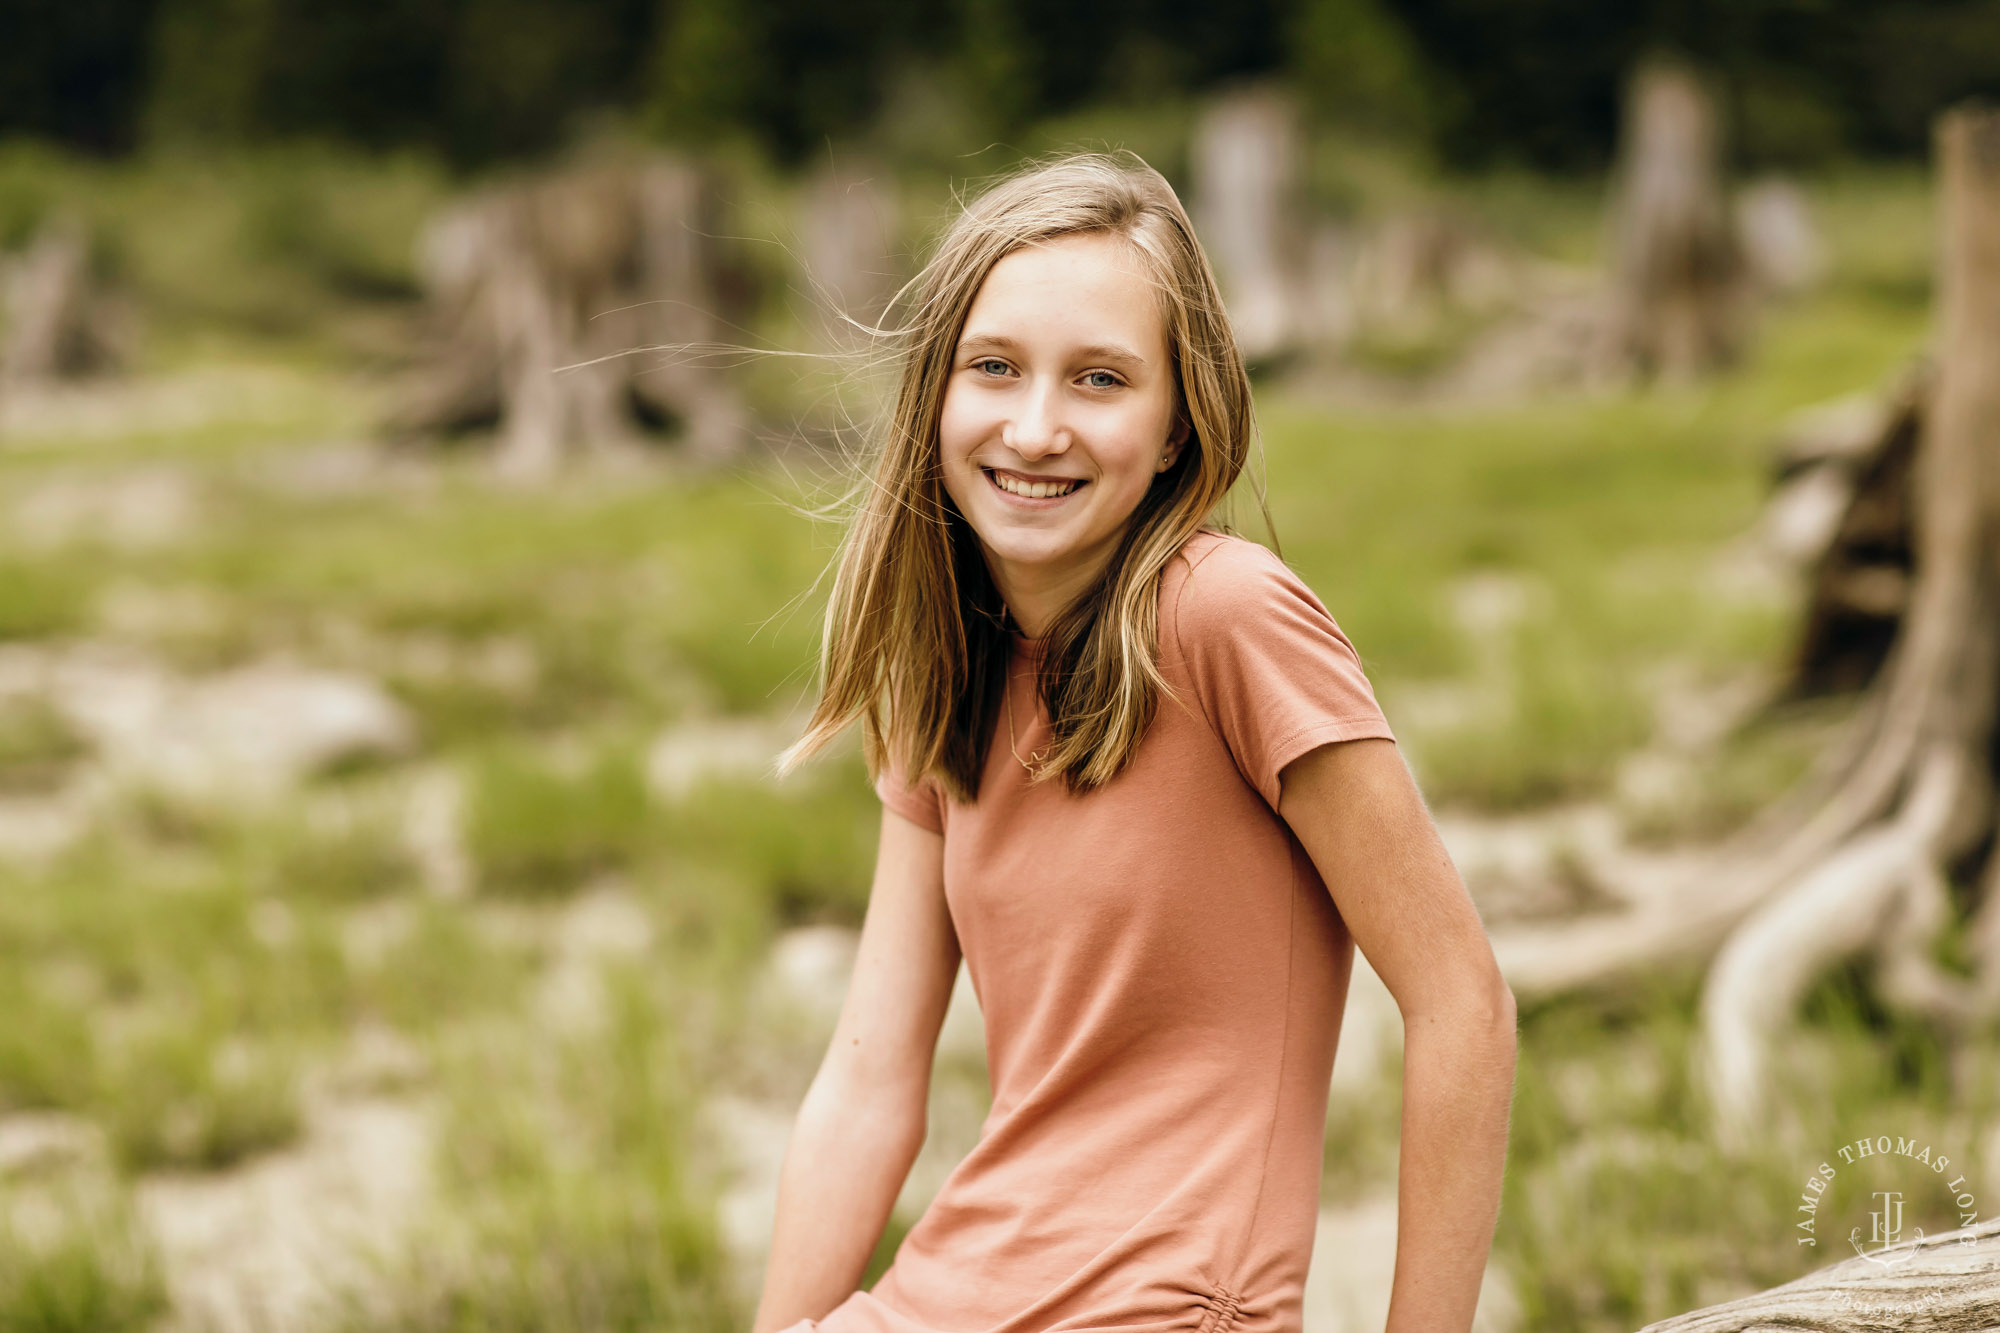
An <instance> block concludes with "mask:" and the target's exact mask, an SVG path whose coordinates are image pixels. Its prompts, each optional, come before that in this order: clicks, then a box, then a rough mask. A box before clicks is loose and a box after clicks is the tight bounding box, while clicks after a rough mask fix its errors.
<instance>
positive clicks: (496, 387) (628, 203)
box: [388, 158, 744, 476]
mask: <svg viewBox="0 0 2000 1333" xmlns="http://www.w3.org/2000/svg"><path fill="white" fill-rule="evenodd" d="M716 213H717V197H716V191H715V186H714V183H713V182H712V181H711V180H709V178H708V176H707V175H706V173H705V172H704V171H703V170H702V169H701V168H699V167H697V166H695V165H693V164H690V163H687V162H682V161H679V160H676V159H672V158H653V159H649V160H647V161H644V162H640V163H627V162H613V163H604V164H597V165H592V166H586V167H579V168H573V169H570V170H568V171H564V172H560V173H556V174H551V175H546V176H539V177H532V178H527V179H523V180H520V181H516V182H513V183H510V184H505V185H500V186H496V187H493V188H490V189H487V190H484V191H482V192H480V193H478V194H476V195H474V196H473V197H472V198H470V199H468V200H466V201H464V202H463V203H461V204H459V205H458V206H456V207H454V208H452V209H451V210H449V211H447V212H446V213H445V214H443V215H442V216H440V217H439V218H438V219H437V220H436V221H435V222H434V223H433V224H432V225H431V226H430V227H429V228H428V229H427V230H426V232H425V234H424V236H423V238H422V240H421V243H420V249H419V256H418V269H419V272H420V274H421V276H422V279H423V284H424V288H425V291H426V294H427V297H428V301H429V311H430V316H431V323H432V329H433V347H434V351H433V354H432V356H431V357H430V359H429V364H428V365H427V366H426V367H425V368H424V369H423V371H422V372H421V373H420V374H419V375H418V376H417V377H416V378H415V380H414V382H413V383H412V385H411V386H410V388H409V390H408V392H407V393H406V394H405V396H404V398H403V400H402V402H401V403H400V404H399V405H398V406H397V407H396V408H395V409H394V411H393V412H392V414H391V418H390V421H389V423H388V424H389V427H390V429H391V431H392V432H393V433H396V434H400V435H412V434H424V433H432V432H439V431H451V430H457V429H465V428H468V427H476V426H482V425H493V426H496V427H497V429H498V433H499V437H500V461H501V464H502V466H503V468H504V469H505V470H507V471H509V472H512V473H516V474H520V475H524V476H538V475H542V474H545V473H547V472H548V471H550V470H551V469H553V468H554V467H556V466H557V465H559V464H560V463H561V462H562V461H563V459H565V458H567V457H570V456H573V455H576V454H582V453H589V452H604V451H614V450H618V449H620V448H624V447H628V446H630V445H631V444H632V443H634V442H635V441H636V440H637V439H638V438H639V436H640V434H641V433H642V431H643V430H644V429H645V428H646V427H648V426H649V425H652V424H656V423H659V422H662V421H673V422H678V423H679V424H680V427H681V434H682V436H683V439H684V442H685V446H686V448H687V449H688V450H689V451H690V452H691V453H693V454H695V455H697V456H700V457H706V458H713V457H720V456H725V455H727V454H729V453H731V452H732V451H734V450H735V449H736V448H737V447H738V446H739V445H740V444H741V442H742V440H743V436H744V413H743V409H742V405H741V403H740V401H739V400H738V397H737V395H736V393H735V391H734V390H733V388H732V387H731V385H730V383H729V381H728V379H727V378H726V376H725V375H724V374H723V373H722V372H721V371H720V370H718V369H717V368H716V366H715V352H716V350H717V347H718V343H719V342H721V341H723V340H724V339H723V334H724V331H725V328H726V324H727V320H728V314H729V311H730V307H731V306H732V304H740V302H732V298H731V291H730V288H731V285H732V282H733V281H734V280H733V277H732V275H731V274H730V273H729V272H728V265H727V263H726V261H725V260H724V259H723V257H722V256H721V254H720V250H719V244H718V241H717V237H718V236H719V235H720V234H721V233H722V230H723V229H722V228H721V227H720V225H719V219H718V217H717V216H716Z"/></svg>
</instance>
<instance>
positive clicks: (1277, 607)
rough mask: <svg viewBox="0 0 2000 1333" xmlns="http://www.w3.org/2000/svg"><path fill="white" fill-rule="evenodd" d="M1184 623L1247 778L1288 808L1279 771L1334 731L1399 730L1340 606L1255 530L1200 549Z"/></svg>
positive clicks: (1348, 735) (1203, 683)
mask: <svg viewBox="0 0 2000 1333" xmlns="http://www.w3.org/2000/svg"><path fill="white" fill-rule="evenodd" d="M1174 633H1175V636H1176V639H1177V641H1178V646H1179V649H1180V652H1181V655H1182V658H1183V660H1184V661H1185V662H1186V664H1187V669H1188V674H1189V676H1190V678H1191V679H1192V682H1193V685H1194V689H1195V693H1196V695H1197V696H1198V699H1199V702H1200V705H1201V708H1202V711H1203V712H1204V713H1205V714H1206V715H1207V717H1208V721H1209V724H1210V726H1212V727H1213V728H1214V729H1215V732H1216V734H1217V735H1218V736H1219V737H1220V738H1221V739H1222V742H1223V744H1224V745H1226V746H1227V747H1228V748H1229V752H1230V755H1231V756H1232V757H1233V758H1234V759H1235V761H1236V767H1237V768H1238V770H1239V771H1241V772H1242V774H1243V777H1244V780H1245V781H1247V782H1248V783H1249V784H1250V785H1251V786H1252V787H1255V788H1256V789H1257V791H1258V792H1259V793H1260V794H1261V795H1262V796H1263V797H1264V799H1265V800H1266V801H1268V802H1269V803H1270V805H1271V808H1272V809H1273V810H1276V809H1277V808H1278V797H1279V794H1280V785H1279V781H1278V775H1279V774H1280V773H1281V772H1282V771H1283V770H1284V767H1285V765H1287V764H1289V763H1291V762H1292V761H1293V760H1294V759H1297V758H1298V757H1299V756H1300V755H1303V754H1305V753H1306V752H1308V751H1310V750H1313V749H1316V748H1317V747H1319V746H1321V745H1324V744H1326V743H1327V742H1329V741H1348V740H1359V739H1361V738H1363V737H1369V736H1379V737H1384V738H1386V739H1389V740H1394V739H1395V733H1394V732H1393V731H1391V730H1390V729H1389V720H1388V719H1387V718H1386V717H1384V716H1383V715H1382V709H1381V707H1380V706H1379V705H1378V704H1377V703H1376V701H1375V691H1374V689H1373V688H1372V687H1371V686H1370V685H1369V683H1368V676H1367V674H1366V673H1365V672H1364V671H1363V670H1362V668H1361V657H1360V654H1358V653H1357V652H1356V651H1355V649H1354V645H1353V643H1351V642H1350V641H1349V640H1348V637H1347V635H1346V633H1345V632H1344V631H1342V629H1341V628H1340V626H1339V625H1338V624H1336V623H1334V619H1333V616H1332V614H1331V613H1330V612H1328V611H1327V609H1326V607H1325V606H1324V605H1323V604H1322V603H1321V602H1320V600H1319V598H1318V597H1317V596H1315V595H1314V594H1313V591H1312V589H1310V588H1308V587H1307V586H1306V585H1305V583H1304V581H1303V580H1301V579H1300V578H1299V576H1298V575H1297V574H1295V573H1293V572H1292V570H1291V568H1290V567H1289V566H1288V565H1286V564H1285V562H1284V561H1282V560H1280V559H1279V558H1278V557H1277V556H1276V555H1274V554H1272V553H1271V552H1270V551H1269V550H1267V549H1266V548H1264V547H1262V546H1260V545H1258V544H1257V543H1256V542H1253V541H1251V540H1249V539H1248V538H1245V537H1225V538H1224V539H1223V540H1222V541H1220V542H1218V543H1217V544H1215V545H1214V546H1213V547H1211V548H1210V549H1209V550H1207V551H1204V552H1202V553H1200V554H1199V555H1198V556H1197V557H1196V558H1195V562H1194V566H1193V568H1192V569H1191V570H1190V571H1189V572H1188V574H1187V575H1186V576H1185V577H1184V578H1183V579H1182V581H1181V585H1180V590H1179V594H1178V596H1177V598H1176V606H1175V614H1174Z"/></svg>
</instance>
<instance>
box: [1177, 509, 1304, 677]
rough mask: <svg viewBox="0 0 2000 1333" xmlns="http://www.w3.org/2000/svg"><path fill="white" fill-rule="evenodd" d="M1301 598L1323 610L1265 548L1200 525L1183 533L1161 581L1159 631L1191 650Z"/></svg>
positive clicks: (1247, 626) (1286, 568)
mask: <svg viewBox="0 0 2000 1333" xmlns="http://www.w3.org/2000/svg"><path fill="white" fill-rule="evenodd" d="M1302 600H1303V601H1305V602H1307V603H1309V604H1311V605H1312V606H1314V607H1315V608H1317V609H1318V610H1319V611H1320V613H1321V614H1325V608H1324V607H1323V606H1320V605H1319V599H1318V598H1317V597H1315V596H1314V595H1313V593H1312V590H1311V589H1309V588H1307V587H1306V585H1305V583H1304V581H1303V580H1301V579H1300V578H1299V576H1298V575H1297V574H1296V573H1294V572H1293V571H1292V568H1291V566H1289V565H1287V564H1286V563H1285V562H1284V561H1283V560H1280V559H1279V558H1278V557H1277V556H1276V555H1275V554H1273V553H1272V551H1271V550H1270V549H1269V548H1268V547H1265V546H1261V545H1259V544H1258V543H1256V542H1254V541H1251V540H1250V539H1249V538H1248V537H1240V536H1237V535H1235V534H1234V533H1226V532H1210V531H1206V530H1204V531H1201V532H1197V533H1196V534H1195V535H1194V536H1192V537H1190V538H1188V540H1187V542H1186V543H1185V544H1184V545H1183V546H1182V547H1181V549H1180V551H1179V552H1178V553H1177V554H1176V556H1175V558H1174V559H1173V560H1172V561H1171V562H1169V564H1168V572H1167V574H1166V576H1165V577H1164V578H1163V579H1162V580H1161V588H1160V609H1161V622H1162V636H1163V637H1165V636H1166V635H1169V634H1170V635H1172V636H1173V637H1174V639H1175V640H1176V641H1177V642H1179V644H1180V645H1181V646H1182V647H1183V649H1193V648H1196V647H1198V645H1200V644H1201V643H1202V642H1204V641H1210V640H1213V639H1214V638H1215V637H1217V636H1224V637H1226V636H1229V635H1230V634H1232V633H1241V632H1242V631H1244V630H1245V629H1253V628H1254V626H1255V625H1256V624H1257V622H1258V621H1259V620H1260V618H1262V617H1263V616H1266V615H1269V614H1271V613H1273V612H1282V611H1283V610H1284V609H1285V608H1286V607H1287V606H1288V605H1293V606H1295V605H1296V604H1298V603H1299V602H1300V601H1302Z"/></svg>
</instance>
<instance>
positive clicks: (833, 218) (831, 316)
mask: <svg viewBox="0 0 2000 1333" xmlns="http://www.w3.org/2000/svg"><path fill="white" fill-rule="evenodd" d="M888 179H889V175H888V170H887V168H885V167H879V166H878V167H876V168H875V169H873V170H866V169H858V168H856V167H855V166H853V165H852V164H850V165H848V166H846V167H844V168H835V167H827V168H823V169H822V170H819V171H816V172H814V173H813V175H812V177H811V178H810V179H809V180H808V181H807V182H806V184H805V187H804V189H803V190H802V191H801V192H800V201H799V261H800V265H801V267H802V268H803V269H804V271H805V278H806V282H807V285H808V286H809V287H810V289H811V294H812V300H813V311H812V315H811V317H810V318H811V320H812V323H813V333H814V336H815V338H816V339H817V340H818V341H819V342H820V343H821V345H823V346H825V347H826V348H828V349H829V350H833V351H845V350H848V349H850V348H852V347H854V346H856V345H857V344H859V345H864V346H865V345H866V344H867V342H868V336H867V334H865V333H864V332H863V331H862V330H860V329H856V328H855V327H854V323H852V322H850V321H854V322H858V323H861V324H865V325H869V326H871V327H872V326H874V325H876V324H877V323H879V322H880V320H881V317H882V312H883V308H884V307H885V306H886V305H887V304H888V302H889V298H890V297H891V296H893V295H894V294H895V292H896V289H897V288H898V287H899V286H901V284H902V272H901V270H902V265H901V263H900V261H899V259H898V258H897V254H896V249H897V247H896V232H897V221H898V218H897V215H898V208H897V203H896V196H895V194H894V192H893V191H892V190H891V189H890V188H889V186H888V185H886V184H885V183H884V182H885V181H887V180H888Z"/></svg>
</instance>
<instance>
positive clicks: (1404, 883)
mask: <svg viewBox="0 0 2000 1333" xmlns="http://www.w3.org/2000/svg"><path fill="white" fill-rule="evenodd" d="M1280 781H1281V783H1282V799H1281V801H1280V804H1279V813H1280V814H1281V815H1282V816H1283V817H1284V819H1285V822H1286V823H1288V824H1290V825H1291V827H1292V830H1293V832H1294V833H1296V834H1297V835H1298V838H1299V841H1300V843H1301V844H1303V845H1304V847H1305V849H1306V851H1307V853H1308V854H1309V855H1310V856H1311V857H1312V859H1313V863H1314V865H1315V866H1317V867H1318V869H1319V871H1320V877H1321V878H1322V879H1324V880H1325V881H1326V884H1327V888H1328V890H1329V891H1330V892H1331V893H1332V894H1333V897H1334V901H1335V904H1336V905H1337V906H1338V907H1339V909H1340V914H1341V916H1342V917H1343V918H1344V919H1345V920H1346V922H1347V925H1348V929H1349V930H1351V931H1352V932H1353V934H1354V942H1355V945H1356V946H1357V947H1358V948H1359V949H1360V950H1361V952H1362V954H1363V955H1365V956H1366V957H1367V959H1368V961H1369V964H1370V965H1371V966H1373V967H1374V969H1375V971H1376V972H1377V974H1379V975H1380V976H1381V978H1382V981H1383V984H1384V985H1386V986H1387V987H1388V988H1389V992H1390V994H1392V995H1394V996H1395V998H1396V1005H1397V1007H1398V1008H1399V1009H1401V1010H1402V1014H1403V1032H1404V1054H1403V1126H1402V1156H1401V1163H1400V1166H1399V1178H1398V1181H1397V1223H1396V1275H1395V1283H1394V1286H1393V1287H1392V1289H1391V1293H1390V1298H1389V1323H1388V1328H1389V1333H1418V1331H1419V1330H1421V1331H1422V1333H1448V1331H1463V1330H1467V1329H1470V1328H1471V1327H1472V1315H1473V1311H1474V1309H1475V1308H1476V1307H1477V1305H1478V1301H1479V1281H1480V1277H1481V1275H1482V1274H1483V1273H1484V1271H1485V1267H1486V1257H1487V1252H1488V1251H1489V1250H1490V1249H1491V1247H1492V1244H1493V1230H1494V1226H1495V1223H1496V1222H1497V1220H1498V1216H1499V1211H1500V1189H1501V1179H1502V1176H1503V1174H1504V1172H1505V1168H1506V1156H1507V1121H1508V1115H1509V1111H1510V1109H1511V1106H1512V1102H1513V1092H1514V1051H1515V1044H1514V995H1513V992H1512V991H1510V990H1509V989H1508V988H1507V984H1506V982H1505V981H1504V980H1503V979H1502V977H1501V975H1500V969H1499V966H1498V965H1497V964H1496V963H1495V962H1494V958H1493V949H1492V946H1491V945H1490V944H1489V943H1488V941H1487V938H1486V931H1485V928H1484V927H1483V926H1482V924H1481V923H1480V920H1479V912H1478V909H1477V908H1476V907H1474V905H1473V902H1472V899H1471V897H1470V895H1468V894H1467V893H1466V890H1465V884H1464V882H1463V881H1462V880H1461V879H1460V878H1459V875H1458V871H1457V869H1456V868H1455V867H1453V865H1452V863H1451V857H1450V856H1449V855H1448V854H1447V853H1446V851H1445V848H1444V843H1443V840H1442V839H1440V838H1439V837H1438V833H1437V827H1436V825H1435V824H1433V823H1432V822H1431V817H1430V812H1429V810H1427V809H1426V808H1425V806H1424V803H1423V797H1422V795H1421V794H1420V793H1419V792H1418V790H1417V786H1416V783H1415V781H1414V780H1413V779H1412V778H1411V777H1410V772H1409V769H1408V768H1407V767H1405V766H1404V763H1403V757H1402V754H1401V752H1400V751H1399V750H1398V749H1397V747H1396V744H1395V742H1394V741H1391V740H1388V739H1385V738H1377V737H1370V738H1367V739H1362V740H1354V741H1343V742H1336V743H1333V744H1329V745H1322V746H1320V747H1319V748H1318V749H1315V750H1312V751H1309V752H1308V753H1307V754H1305V755H1303V756H1302V757H1300V758H1299V759H1297V760H1294V761H1293V762H1292V763H1290V764H1288V765H1286V767H1285V770H1284V772H1283V773H1282V774H1281V775H1280Z"/></svg>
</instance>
